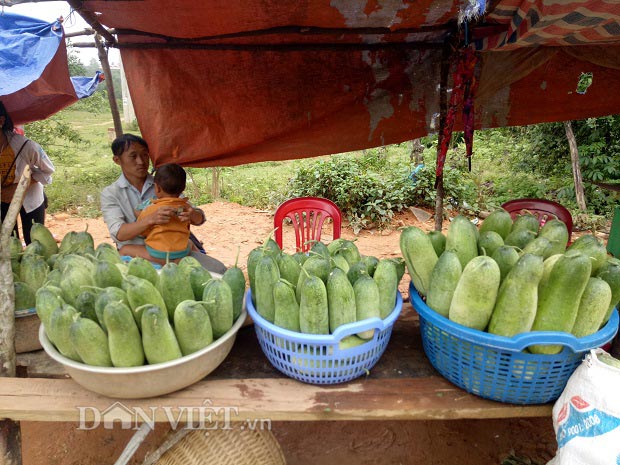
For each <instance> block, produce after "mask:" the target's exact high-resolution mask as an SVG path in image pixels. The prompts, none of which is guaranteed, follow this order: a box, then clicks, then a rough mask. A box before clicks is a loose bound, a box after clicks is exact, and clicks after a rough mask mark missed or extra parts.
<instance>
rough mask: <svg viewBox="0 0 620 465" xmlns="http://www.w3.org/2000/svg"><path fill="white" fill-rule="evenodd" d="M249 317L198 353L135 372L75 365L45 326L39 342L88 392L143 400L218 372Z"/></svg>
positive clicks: (183, 386) (243, 316)
mask: <svg viewBox="0 0 620 465" xmlns="http://www.w3.org/2000/svg"><path fill="white" fill-rule="evenodd" d="M246 316H247V312H246V310H245V308H244V309H243V310H242V312H241V315H240V316H239V318H237V321H235V323H234V324H233V326H232V328H231V329H230V330H229V331H228V332H227V333H226V334H224V335H223V336H222V337H220V338H219V339H217V340H216V341H214V342H213V343H211V344H210V345H208V346H207V347H205V348H204V349H201V350H199V351H198V352H194V353H193V354H190V355H186V356H184V357H181V358H178V359H176V360H171V361H169V362H165V363H157V364H154V365H143V366H140V367H132V368H114V367H97V366H91V365H86V364H84V363H79V362H75V361H73V360H71V359H69V358H67V357H65V356H63V355H62V354H61V353H60V352H58V351H57V350H56V348H55V347H54V345H53V344H52V343H51V342H50V340H49V339H48V338H47V335H46V334H45V329H44V328H43V325H41V326H40V327H39V340H40V341H41V345H42V346H43V349H44V350H45V352H47V354H48V355H49V356H50V357H51V358H52V359H54V360H55V361H57V362H58V363H60V364H62V365H63V366H64V367H65V370H66V371H67V373H68V374H69V375H70V376H71V377H72V378H73V379H74V380H75V381H76V382H77V383H78V384H80V385H81V386H83V387H85V388H86V389H88V390H90V391H94V392H96V393H98V394H103V395H104V396H108V397H116V398H121V399H140V398H146V397H155V396H160V395H163V394H168V393H170V392H174V391H177V390H179V389H183V388H185V387H187V386H189V385H191V384H194V383H196V382H197V381H200V380H201V379H202V378H204V377H205V376H207V375H208V374H209V373H211V372H212V371H213V370H215V369H216V368H217V367H218V366H219V365H220V363H222V362H223V361H224V359H225V358H226V356H227V355H228V353H229V352H230V349H231V348H232V346H233V344H234V342H235V338H236V337H237V332H238V331H239V328H241V326H242V325H243V322H244V321H245V319H246Z"/></svg>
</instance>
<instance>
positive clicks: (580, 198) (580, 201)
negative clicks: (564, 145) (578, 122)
mask: <svg viewBox="0 0 620 465" xmlns="http://www.w3.org/2000/svg"><path fill="white" fill-rule="evenodd" d="M564 130H565V131H566V139H568V147H569V148H570V160H571V164H572V166H573V181H574V183H575V197H576V199H577V205H578V206H579V210H581V211H582V212H585V211H586V196H585V194H584V192H583V179H582V178H581V165H580V164H579V149H578V148H577V139H575V133H574V132H573V126H572V124H571V122H570V121H564Z"/></svg>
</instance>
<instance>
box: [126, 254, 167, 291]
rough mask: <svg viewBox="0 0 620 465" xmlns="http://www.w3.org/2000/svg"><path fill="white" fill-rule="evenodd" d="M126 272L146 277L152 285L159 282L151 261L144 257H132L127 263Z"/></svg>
mask: <svg viewBox="0 0 620 465" xmlns="http://www.w3.org/2000/svg"><path fill="white" fill-rule="evenodd" d="M127 274H129V275H131V276H137V277H138V278H142V279H146V280H147V281H149V282H150V283H151V284H152V285H153V286H157V285H158V284H159V275H158V274H157V270H156V269H155V267H154V266H153V264H152V263H151V262H149V261H148V260H147V259H146V258H142V257H133V258H132V259H131V260H129V263H128V264H127Z"/></svg>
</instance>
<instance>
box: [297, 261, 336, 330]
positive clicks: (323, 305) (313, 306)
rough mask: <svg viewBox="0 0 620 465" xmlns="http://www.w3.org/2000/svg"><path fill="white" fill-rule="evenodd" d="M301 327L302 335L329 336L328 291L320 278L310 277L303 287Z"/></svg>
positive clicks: (300, 309) (300, 315)
mask: <svg viewBox="0 0 620 465" xmlns="http://www.w3.org/2000/svg"><path fill="white" fill-rule="evenodd" d="M302 273H303V271H302ZM299 327H300V329H301V332H302V333H308V334H329V310H328V302H327V290H326V288H325V284H324V283H323V280H322V279H321V278H319V277H318V276H308V277H307V278H306V279H305V280H304V282H303V284H302V286H301V299H300V302H299Z"/></svg>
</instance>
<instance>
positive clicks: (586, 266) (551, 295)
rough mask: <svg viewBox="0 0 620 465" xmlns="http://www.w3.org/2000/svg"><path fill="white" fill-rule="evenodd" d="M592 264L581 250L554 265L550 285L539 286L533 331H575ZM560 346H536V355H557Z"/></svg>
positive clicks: (571, 253)
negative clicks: (574, 326) (574, 327)
mask: <svg viewBox="0 0 620 465" xmlns="http://www.w3.org/2000/svg"><path fill="white" fill-rule="evenodd" d="M591 270H592V264H591V261H590V258H589V257H587V256H586V255H584V254H582V253H581V252H578V251H570V250H569V251H567V252H566V253H565V254H564V255H562V256H561V257H560V258H558V260H557V262H555V264H554V265H553V268H552V269H551V273H550V274H549V278H548V280H547V282H546V283H545V284H544V285H543V286H539V294H538V308H537V311H536V318H535V319H534V324H533V325H532V331H564V332H567V333H568V332H570V331H571V330H572V329H573V325H574V324H575V320H576V318H577V312H578V310H579V302H580V301H581V296H582V295H583V291H584V290H585V287H586V285H587V283H588V278H589V277H590V272H591ZM561 350H562V346H561V345H533V346H530V347H529V351H530V352H532V353H535V354H557V353H559V352H561Z"/></svg>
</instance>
